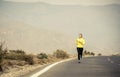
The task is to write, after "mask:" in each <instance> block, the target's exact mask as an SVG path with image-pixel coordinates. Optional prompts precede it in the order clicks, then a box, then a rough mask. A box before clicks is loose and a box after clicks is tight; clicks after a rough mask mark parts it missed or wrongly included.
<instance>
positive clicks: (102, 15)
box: [0, 1, 120, 53]
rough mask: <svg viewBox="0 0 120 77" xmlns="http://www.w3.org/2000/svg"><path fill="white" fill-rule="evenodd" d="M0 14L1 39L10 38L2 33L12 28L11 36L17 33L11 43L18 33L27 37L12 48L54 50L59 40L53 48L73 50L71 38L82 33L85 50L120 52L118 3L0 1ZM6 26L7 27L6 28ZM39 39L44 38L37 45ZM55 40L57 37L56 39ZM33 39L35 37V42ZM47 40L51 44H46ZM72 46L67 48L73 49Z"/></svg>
mask: <svg viewBox="0 0 120 77" xmlns="http://www.w3.org/2000/svg"><path fill="white" fill-rule="evenodd" d="M0 16H1V17H0V29H1V30H0V31H1V32H2V35H1V37H2V38H3V37H4V38H9V37H8V35H7V36H4V35H3V34H6V33H7V32H6V31H8V32H9V31H10V32H11V29H12V31H15V32H14V33H15V34H14V35H16V36H15V37H14V39H13V36H12V38H10V40H9V41H11V40H13V42H14V40H15V39H16V38H18V39H19V40H20V38H19V37H20V36H21V35H20V34H21V33H22V36H23V39H24V40H26V41H25V42H22V41H20V43H17V42H18V41H17V40H16V41H17V42H14V43H17V44H15V45H10V46H17V45H19V46H17V47H15V48H19V47H20V46H22V47H23V48H24V49H25V48H28V49H30V48H31V51H32V49H36V50H33V51H37V48H38V50H40V49H41V50H42V51H53V50H54V46H58V42H60V41H61V40H62V42H60V44H59V46H58V47H55V48H66V49H69V48H72V49H74V45H73V44H74V40H75V38H76V36H77V34H78V33H80V32H82V33H83V34H84V37H85V39H86V48H88V50H93V51H96V52H98V51H99V52H106V53H109V52H112V53H113V52H119V51H120V47H119V46H120V43H119V42H120V41H119V39H120V36H119V29H120V26H119V25H120V23H119V20H120V5H119V4H110V5H101V6H82V5H52V4H47V3H43V2H37V3H19V2H9V1H1V2H0ZM3 20H4V22H3ZM13 24H14V25H15V26H13ZM7 28H8V30H6V29H7ZM11 33H12V32H11ZM38 35H41V36H38ZM18 36H19V37H18ZM33 36H34V37H33ZM48 36H49V37H50V36H51V38H49V41H48V40H47V38H48ZM68 36H69V37H68ZM43 37H44V38H43ZM38 38H39V39H43V40H41V41H42V42H41V41H40V43H39V45H37V46H36V42H37V41H38ZM27 39H29V40H27ZM53 39H54V40H53ZM55 39H57V42H56V41H55ZM33 40H36V42H34V41H33ZM46 40H47V41H46ZM63 40H64V41H63ZM32 41H33V42H32ZM13 42H12V43H13ZM30 42H32V43H31V44H32V46H30V47H25V46H27V45H28V46H29V45H30V44H29V43H30ZM44 42H46V43H44ZM66 42H67V43H66ZM12 43H11V44H12ZM48 43H49V44H52V43H54V44H53V45H49V46H48V47H45V46H46V45H47V44H48ZM25 44H27V45H25ZM22 47H20V48H22ZM32 47H33V48H32ZM11 48H12V47H11ZM42 48H43V49H42ZM47 48H49V49H47ZM72 49H69V50H71V51H73V50H72ZM26 50H27V49H26ZM69 50H68V51H69Z"/></svg>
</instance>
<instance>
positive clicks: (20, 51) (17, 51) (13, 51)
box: [9, 49, 26, 55]
mask: <svg viewBox="0 0 120 77" xmlns="http://www.w3.org/2000/svg"><path fill="white" fill-rule="evenodd" d="M9 53H16V54H23V55H24V54H26V53H25V51H23V50H19V49H18V50H9Z"/></svg>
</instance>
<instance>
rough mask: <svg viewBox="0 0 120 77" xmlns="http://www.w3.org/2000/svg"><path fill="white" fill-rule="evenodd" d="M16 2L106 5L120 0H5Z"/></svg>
mask: <svg viewBox="0 0 120 77" xmlns="http://www.w3.org/2000/svg"><path fill="white" fill-rule="evenodd" d="M5 1H15V2H47V3H50V4H58V5H76V4H80V5H106V4H120V0H5Z"/></svg>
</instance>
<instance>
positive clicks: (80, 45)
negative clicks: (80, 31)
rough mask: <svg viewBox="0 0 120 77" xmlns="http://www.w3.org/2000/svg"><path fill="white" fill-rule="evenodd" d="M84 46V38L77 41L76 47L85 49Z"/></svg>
mask: <svg viewBox="0 0 120 77" xmlns="http://www.w3.org/2000/svg"><path fill="white" fill-rule="evenodd" d="M84 44H85V39H84V38H77V39H76V45H77V47H78V48H83V46H84Z"/></svg>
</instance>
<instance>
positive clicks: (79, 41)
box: [76, 33, 85, 63]
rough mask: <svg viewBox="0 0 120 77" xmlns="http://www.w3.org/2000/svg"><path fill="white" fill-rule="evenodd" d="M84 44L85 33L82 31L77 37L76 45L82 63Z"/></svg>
mask: <svg viewBox="0 0 120 77" xmlns="http://www.w3.org/2000/svg"><path fill="white" fill-rule="evenodd" d="M84 44H85V39H84V38H83V35H82V34H81V33H80V34H79V38H77V39H76V46H77V52H78V61H79V63H80V60H81V59H82V54H83V46H84Z"/></svg>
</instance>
